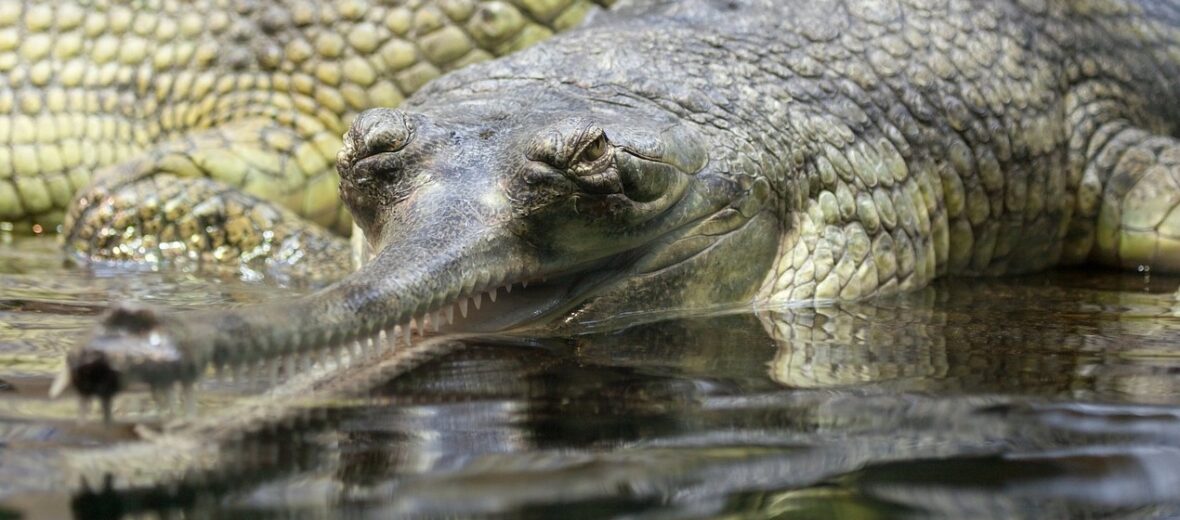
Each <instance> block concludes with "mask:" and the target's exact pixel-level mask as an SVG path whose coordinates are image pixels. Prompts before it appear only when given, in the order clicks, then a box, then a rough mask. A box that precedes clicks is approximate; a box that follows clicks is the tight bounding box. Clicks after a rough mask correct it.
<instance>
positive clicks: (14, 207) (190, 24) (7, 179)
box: [0, 0, 594, 278]
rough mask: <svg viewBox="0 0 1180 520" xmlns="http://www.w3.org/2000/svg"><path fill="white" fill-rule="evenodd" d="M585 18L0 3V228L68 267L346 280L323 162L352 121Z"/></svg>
mask: <svg viewBox="0 0 1180 520" xmlns="http://www.w3.org/2000/svg"><path fill="white" fill-rule="evenodd" d="M593 5H594V4H593V3H591V2H589V1H585V0H560V1H556V2H553V1H541V0H502V1H493V0H466V1H464V0H454V1H432V0H409V1H380V0H341V1H334V2H317V1H310V0H280V1H275V2H254V1H245V2H237V1H230V0H186V1H180V0H168V1H165V2H162V3H160V4H159V5H158V6H156V7H149V6H146V5H120V4H119V3H118V2H115V3H113V5H112V4H111V3H108V2H98V3H90V2H82V1H78V0H49V1H30V0H24V1H22V0H17V1H8V2H4V3H3V5H0V224H4V226H3V227H7V228H8V229H15V230H16V231H17V232H22V233H23V232H30V231H32V232H52V231H53V230H55V229H58V228H59V226H60V229H61V230H62V232H63V236H64V239H65V243H66V246H67V248H69V249H70V250H72V251H73V252H74V253H76V254H77V255H78V256H79V257H82V258H86V259H93V260H111V261H119V262H161V261H164V262H172V263H193V262H199V263H201V264H204V265H228V266H231V267H234V266H238V265H241V266H243V267H246V268H249V269H253V270H259V269H264V270H271V271H280V272H284V273H285V274H287V275H293V276H298V277H304V276H306V275H308V274H316V275H319V276H322V277H328V278H331V277H338V276H339V275H340V274H341V273H345V272H347V271H348V270H349V266H350V262H349V259H348V250H347V247H346V246H345V245H343V241H341V240H340V239H339V238H337V236H338V235H340V234H347V232H348V231H349V229H350V219H349V217H348V214H347V212H346V211H345V209H344V207H343V206H342V205H341V204H340V201H339V198H338V197H337V194H336V192H337V184H338V179H337V176H336V174H335V172H334V171H333V168H332V164H333V159H334V157H335V154H336V152H337V151H338V150H339V148H340V146H341V141H340V136H341V135H342V134H343V133H344V131H345V130H346V129H347V128H348V124H349V123H350V122H351V121H352V119H353V118H354V117H355V116H356V114H357V113H358V112H359V111H361V110H363V109H366V108H371V107H380V106H396V105H398V104H399V103H401V101H402V100H403V99H404V98H405V97H406V96H408V95H410V94H412V93H413V92H414V91H416V90H417V89H418V88H419V87H420V86H421V85H422V84H424V83H425V82H427V81H428V80H430V79H432V78H434V77H436V76H438V75H439V74H441V73H443V72H446V71H448V70H452V69H455V68H458V67H462V66H465V65H467V64H470V63H474V62H478V61H481V60H486V59H489V58H491V57H493V56H498V55H502V54H505V53H508V52H512V51H514V50H517V49H520V48H523V47H525V46H527V45H529V44H532V43H534V42H536V41H539V40H541V39H544V38H546V37H548V36H550V35H551V34H552V33H553V32H554V31H559V30H563V29H567V28H569V27H571V26H573V25H575V24H576V23H578V22H579V21H580V20H581V19H582V18H583V17H584V15H585V14H586V13H587V12H588V10H590V9H591V8H593Z"/></svg>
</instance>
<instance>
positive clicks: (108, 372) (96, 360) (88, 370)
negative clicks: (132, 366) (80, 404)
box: [69, 350, 122, 399]
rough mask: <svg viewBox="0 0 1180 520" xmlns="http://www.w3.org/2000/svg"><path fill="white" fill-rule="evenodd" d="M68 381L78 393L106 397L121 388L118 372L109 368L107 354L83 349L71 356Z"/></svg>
mask: <svg viewBox="0 0 1180 520" xmlns="http://www.w3.org/2000/svg"><path fill="white" fill-rule="evenodd" d="M69 365H70V381H71V382H72V383H73V385H74V388H75V389H77V390H78V393H79V394H82V395H83V396H97V397H100V398H103V399H108V398H110V397H112V396H114V395H115V394H116V393H118V392H119V390H121V389H122V383H121V381H120V377H119V372H118V371H116V370H115V369H113V368H111V364H110V361H109V360H108V359H107V355H106V354H105V353H103V352H99V351H94V350H84V351H82V352H79V353H78V354H77V356H76V357H71V358H70V360H69Z"/></svg>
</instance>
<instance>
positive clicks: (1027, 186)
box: [410, 0, 1180, 300]
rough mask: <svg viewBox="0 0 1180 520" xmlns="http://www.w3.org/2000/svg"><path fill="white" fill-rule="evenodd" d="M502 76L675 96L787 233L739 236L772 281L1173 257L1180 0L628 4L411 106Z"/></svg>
mask: <svg viewBox="0 0 1180 520" xmlns="http://www.w3.org/2000/svg"><path fill="white" fill-rule="evenodd" d="M637 4H638V3H637ZM512 82H541V83H544V84H547V85H549V86H550V88H552V89H555V90H562V91H577V92H579V94H577V95H580V96H584V97H587V98H591V99H597V100H601V101H604V102H617V103H631V104H637V105H650V106H654V107H657V108H656V110H659V111H663V112H670V113H672V114H675V115H676V116H677V117H679V118H680V119H682V120H684V121H688V122H691V124H692V125H694V127H695V128H696V129H697V130H698V131H700V132H701V133H702V134H705V135H707V136H708V140H709V146H710V150H709V154H710V157H709V159H710V165H711V170H710V171H712V172H715V173H716V174H717V175H720V176H723V177H728V178H731V179H737V182H739V183H741V184H742V185H744V186H749V185H752V184H756V183H757V182H758V179H765V180H766V181H768V182H769V187H770V188H771V191H772V192H773V193H774V194H775V196H776V197H775V201H776V205H775V207H774V208H773V211H776V212H777V214H778V215H779V222H780V229H779V236H778V237H776V238H775V239H774V240H773V241H771V240H767V241H766V243H765V244H763V249H762V250H760V251H748V254H750V255H754V256H756V255H773V257H774V258H775V261H774V267H773V269H772V270H771V271H772V272H770V273H769V274H768V275H767V276H766V279H765V280H764V282H763V287H762V289H761V292H760V294H761V295H762V296H763V297H765V298H771V299H790V300H800V299H811V298H817V299H818V298H836V297H842V298H852V297H858V296H863V295H867V294H872V293H876V292H889V291H893V290H896V289H906V288H912V287H918V286H921V285H924V284H925V283H926V282H928V281H929V280H930V279H932V278H933V277H935V276H937V275H940V274H943V273H980V274H1001V273H1014V272H1026V271H1032V270H1037V269H1043V268H1046V267H1049V266H1052V265H1056V264H1060V263H1077V262H1082V261H1086V260H1098V261H1100V262H1103V263H1107V264H1113V265H1122V266H1127V267H1134V266H1137V265H1141V264H1147V265H1151V266H1155V267H1157V268H1163V269H1172V270H1174V269H1178V268H1180V210H1176V208H1177V205H1180V146H1177V145H1176V142H1175V141H1174V140H1173V138H1172V137H1169V136H1170V135H1172V134H1174V133H1175V132H1176V131H1177V127H1176V122H1177V121H1178V119H1177V117H1178V116H1180V104H1177V103H1174V102H1173V101H1172V100H1173V99H1175V97H1176V95H1177V94H1180V5H1177V4H1175V3H1171V2H1162V1H1153V2H1146V1H1145V2H1127V1H1116V0H1093V1H1084V2H1076V1H1050V0H1041V1H1038V0H1021V1H1001V2H996V1H990V0H988V1H972V0H828V1H824V0H820V1H813V0H800V1H783V0H761V1H758V0H747V1H733V0H726V1H720V0H718V1H708V0H698V1H686V2H659V3H656V4H654V5H631V6H627V7H625V8H622V9H616V10H615V11H614V12H613V14H612V15H610V16H604V17H601V18H599V19H597V20H596V23H595V24H593V25H592V26H591V27H587V28H585V29H583V30H579V31H575V32H573V33H570V34H567V35H564V36H562V37H560V38H559V39H557V40H555V41H552V42H550V43H548V44H546V45H544V46H542V47H540V48H535V49H531V50H528V51H525V52H524V53H522V54H519V55H517V56H514V57H510V58H508V59H504V60H499V61H497V62H494V63H490V64H485V65H481V66H477V67H475V68H472V69H469V70H465V71H460V72H458V73H456V74H453V75H450V76H448V77H445V78H443V79H441V80H439V81H437V82H434V83H432V84H431V85H430V86H428V87H427V89H426V90H425V91H424V92H423V93H422V95H419V96H417V97H415V98H413V99H412V100H411V102H410V106H411V108H410V110H413V107H414V106H422V105H438V104H444V103H448V102H453V101H455V100H459V99H462V98H463V97H465V96H477V95H494V93H495V92H496V91H497V90H498V89H499V86H500V85H504V84H506V83H512ZM530 102H531V101H530ZM1128 150H1133V151H1134V153H1133V154H1132V155H1134V156H1135V157H1137V158H1138V162H1137V163H1135V164H1126V162H1127V161H1126V160H1123V161H1121V162H1120V161H1119V158H1120V157H1124V156H1125V152H1127V151H1128ZM1145 171H1147V172H1148V173H1147V174H1146V175H1145V174H1144V172H1145ZM1174 210H1176V211H1174Z"/></svg>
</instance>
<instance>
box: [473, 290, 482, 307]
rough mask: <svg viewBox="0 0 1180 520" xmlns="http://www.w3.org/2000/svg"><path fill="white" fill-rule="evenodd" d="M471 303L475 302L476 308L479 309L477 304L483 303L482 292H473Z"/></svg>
mask: <svg viewBox="0 0 1180 520" xmlns="http://www.w3.org/2000/svg"><path fill="white" fill-rule="evenodd" d="M471 303H473V304H475V308H476V309H479V304H480V303H483V293H475V297H474V298H472V299H471Z"/></svg>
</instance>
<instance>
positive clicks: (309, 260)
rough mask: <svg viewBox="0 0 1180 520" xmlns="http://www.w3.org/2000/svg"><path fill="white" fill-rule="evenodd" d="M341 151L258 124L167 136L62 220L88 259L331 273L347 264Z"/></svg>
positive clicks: (99, 184) (106, 175)
mask: <svg viewBox="0 0 1180 520" xmlns="http://www.w3.org/2000/svg"><path fill="white" fill-rule="evenodd" d="M338 147H339V139H338V138H335V137H331V136H328V135H327V133H326V132H320V133H318V135H315V136H313V137H312V138H301V137H300V136H299V135H298V132H297V131H296V130H295V129H292V128H289V127H286V126H283V125H280V124H278V123H274V122H270V121H260V120H248V121H242V122H235V123H230V124H226V125H223V126H220V127H217V128H214V129H210V130H206V131H203V132H199V133H194V134H191V135H189V136H187V137H186V138H183V139H177V140H173V141H169V142H165V143H163V144H161V145H158V146H156V147H155V148H152V149H149V150H148V151H146V152H144V153H143V154H141V155H139V156H136V157H134V158H133V159H131V160H129V161H126V162H123V163H120V164H116V165H114V166H111V167H108V168H106V169H104V170H102V171H100V172H99V173H98V174H97V175H96V176H95V181H94V183H93V184H92V185H91V186H90V187H88V188H86V189H84V190H83V191H82V192H80V193H79V195H78V197H77V198H76V199H75V200H74V203H73V204H72V205H71V206H70V208H69V211H68V213H67V215H66V220H65V225H64V231H65V234H64V239H65V243H66V247H67V249H68V250H70V251H71V252H72V253H73V254H75V255H77V256H79V257H80V258H83V259H87V260H97V261H112V262H135V263H141V262H142V263H158V262H164V263H172V264H182V265H198V266H200V267H203V268H209V267H216V268H217V269H223V268H229V269H231V270H234V269H240V270H243V272H251V271H252V272H267V273H269V274H278V275H281V276H296V277H300V278H304V277H308V276H310V277H312V278H319V279H332V278H338V277H340V276H342V275H343V274H345V273H347V272H348V271H349V270H350V268H351V261H350V259H349V250H348V245H347V244H346V241H345V240H344V239H343V238H341V237H340V236H339V235H338V234H339V233H343V232H344V231H346V230H347V228H348V226H349V219H348V216H347V214H346V212H345V211H344V209H343V208H342V206H341V204H340V203H339V202H338V198H337V194H336V190H337V179H336V174H335V171H334V170H333V169H332V167H331V165H332V163H333V162H332V159H333V158H334V157H333V156H334V154H335V150H336V149H337V148H338ZM333 231H336V232H337V233H338V234H333Z"/></svg>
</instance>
